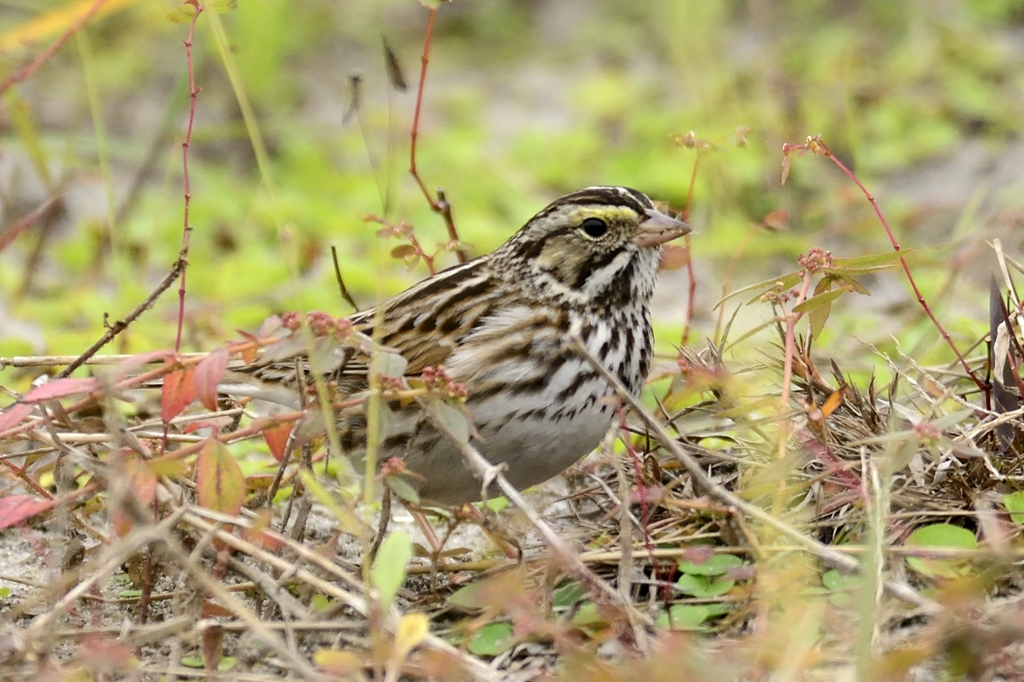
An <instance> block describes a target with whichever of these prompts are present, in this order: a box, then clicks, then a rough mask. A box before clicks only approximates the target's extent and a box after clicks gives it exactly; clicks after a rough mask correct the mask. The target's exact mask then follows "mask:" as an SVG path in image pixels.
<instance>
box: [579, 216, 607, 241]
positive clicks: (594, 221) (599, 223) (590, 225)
mask: <svg viewBox="0 0 1024 682" xmlns="http://www.w3.org/2000/svg"><path fill="white" fill-rule="evenodd" d="M580 229H581V230H583V232H584V233H585V234H586V235H587V236H588V237H591V238H593V239H597V238H598V237H603V236H604V234H605V232H607V231H608V223H606V222H605V221H603V220H601V219H600V218H587V219H586V220H584V221H583V224H582V225H580Z"/></svg>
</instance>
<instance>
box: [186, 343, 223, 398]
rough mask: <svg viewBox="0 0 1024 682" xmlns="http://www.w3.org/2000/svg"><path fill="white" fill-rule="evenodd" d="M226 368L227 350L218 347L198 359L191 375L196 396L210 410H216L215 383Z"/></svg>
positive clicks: (217, 382) (218, 381)
mask: <svg viewBox="0 0 1024 682" xmlns="http://www.w3.org/2000/svg"><path fill="white" fill-rule="evenodd" d="M227 368H228V351H227V349H226V348H218V349H217V350H215V351H213V352H212V353H210V354H209V355H207V356H206V357H205V358H203V359H202V360H200V361H199V364H198V365H196V370H195V373H194V374H193V376H192V385H193V387H194V388H195V392H196V397H197V398H199V402H201V403H202V404H203V405H205V406H206V409H208V410H210V411H212V412H216V411H217V384H219V383H220V380H221V379H223V378H224V372H225V371H226V370H227Z"/></svg>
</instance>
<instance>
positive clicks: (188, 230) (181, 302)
mask: <svg viewBox="0 0 1024 682" xmlns="http://www.w3.org/2000/svg"><path fill="white" fill-rule="evenodd" d="M195 8H196V13H195V16H193V17H192V23H191V24H190V25H189V27H188V37H186V38H185V56H186V58H187V60H188V89H189V108H188V128H186V130H185V141H184V142H182V143H181V166H182V171H183V173H184V176H185V180H184V184H185V211H184V216H183V221H184V227H183V229H182V235H181V252H182V254H183V255H184V256H185V259H186V260H185V267H184V268H183V269H182V271H181V284H180V286H179V287H178V332H177V334H176V335H175V337H174V351H175V352H178V351H180V350H181V331H182V328H183V327H184V326H185V275H186V274H187V273H188V260H187V259H188V247H189V244H190V243H191V237H192V227H191V226H190V225H189V224H188V216H189V206H190V204H191V201H192V188H191V184H190V183H189V177H188V147H189V144H191V142H192V126H193V124H194V123H195V120H196V95H198V94H199V91H198V90H197V89H196V73H195V69H194V68H193V63H192V36H193V35H195V30H196V21H197V20H198V19H199V15H200V14H201V13H202V11H203V6H202V5H200V4H198V3H196V5H195Z"/></svg>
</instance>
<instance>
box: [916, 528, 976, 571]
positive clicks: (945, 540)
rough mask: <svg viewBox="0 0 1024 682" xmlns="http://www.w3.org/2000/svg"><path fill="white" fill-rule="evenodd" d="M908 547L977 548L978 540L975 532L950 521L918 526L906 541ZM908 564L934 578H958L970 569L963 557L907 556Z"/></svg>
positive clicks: (925, 548)
mask: <svg viewBox="0 0 1024 682" xmlns="http://www.w3.org/2000/svg"><path fill="white" fill-rule="evenodd" d="M905 544H906V546H907V547H916V548H920V549H924V550H927V549H936V548H941V549H947V548H952V549H975V548H976V547H977V546H978V540H977V538H975V537H974V533H972V532H971V531H969V530H967V529H966V528H960V527H959V526H954V525H952V524H948V523H933V524H932V525H930V526H922V527H921V528H918V529H917V530H915V531H914V532H913V533H911V534H910V537H908V538H907V541H906V543H905ZM907 564H908V565H909V566H910V567H911V568H913V569H914V570H915V571H917V572H918V573H921V574H923V575H926V576H930V577H934V578H957V577H960V576H962V575H964V574H966V573H968V572H969V571H970V566H969V565H968V563H967V562H966V561H965V560H963V559H926V558H922V557H907Z"/></svg>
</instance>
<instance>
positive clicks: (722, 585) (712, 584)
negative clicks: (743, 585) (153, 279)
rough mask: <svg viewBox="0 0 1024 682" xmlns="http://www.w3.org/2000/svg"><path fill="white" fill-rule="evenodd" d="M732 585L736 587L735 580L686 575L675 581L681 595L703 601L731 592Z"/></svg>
mask: <svg viewBox="0 0 1024 682" xmlns="http://www.w3.org/2000/svg"><path fill="white" fill-rule="evenodd" d="M734 585H736V581H735V580H729V579H726V578H710V577H708V576H703V575H690V574H687V573H684V574H683V575H681V576H679V580H677V581H676V586H677V587H678V588H679V589H680V591H682V593H683V594H688V595H690V596H691V597H700V598H703V599H711V598H714V597H720V596H722V595H723V594H725V593H726V592H728V591H729V590H731V589H732V588H733V586H734Z"/></svg>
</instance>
